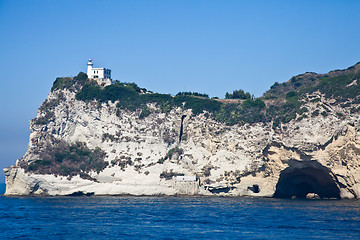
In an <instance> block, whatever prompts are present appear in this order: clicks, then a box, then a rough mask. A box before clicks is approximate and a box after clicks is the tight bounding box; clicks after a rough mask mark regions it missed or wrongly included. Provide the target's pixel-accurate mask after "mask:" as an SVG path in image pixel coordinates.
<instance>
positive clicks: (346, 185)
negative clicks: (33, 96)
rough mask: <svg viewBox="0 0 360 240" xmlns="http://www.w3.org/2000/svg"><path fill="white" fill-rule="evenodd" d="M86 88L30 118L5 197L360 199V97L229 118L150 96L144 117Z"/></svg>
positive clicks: (55, 99) (54, 94) (319, 98)
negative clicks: (291, 111)
mask: <svg viewBox="0 0 360 240" xmlns="http://www.w3.org/2000/svg"><path fill="white" fill-rule="evenodd" d="M305 80H306V77H305ZM314 81H315V80H314ZM295 82H296V81H295ZM351 83H352V85H350V86H349V87H351V86H353V85H354V84H355V85H357V79H351ZM288 85H289V83H288ZM281 87H283V86H281ZM79 89H81V88H79ZM79 89H77V90H76V89H75V90H74V89H69V88H66V87H65V88H60V89H53V90H52V91H51V92H50V94H49V95H48V98H47V100H46V101H45V102H44V103H43V105H42V107H41V108H40V109H39V111H38V112H37V117H36V118H35V119H34V120H32V121H31V135H30V140H29V148H28V151H27V153H26V154H25V155H24V157H23V158H21V159H19V160H18V161H17V163H16V165H14V166H12V167H9V168H6V169H4V171H5V175H6V195H29V194H32V195H71V194H95V195H104V194H105V195H106V194H111V195H118V194H119V195H120V194H132V195H174V194H190V195H191V194H201V195H226V196H245V195H246V196H263V197H264V196H266V197H272V196H275V197H293V196H296V197H306V195H309V193H313V194H314V195H315V196H320V197H323V198H359V197H360V161H359V159H358V156H359V153H360V135H359V134H360V133H359V127H360V125H359V123H358V117H359V113H358V111H354V110H353V109H357V108H358V107H359V104H358V103H357V102H354V101H352V100H351V101H350V100H349V99H348V100H346V101H342V102H336V101H335V100H334V98H331V97H328V96H326V93H323V92H321V91H312V92H311V91H310V92H305V93H303V95H302V97H301V98H299V101H300V102H301V107H302V109H304V108H305V109H306V111H307V112H308V113H314V112H315V114H311V115H312V116H308V117H303V116H304V115H301V114H303V113H296V115H295V116H296V117H294V118H293V119H291V120H290V121H287V122H283V123H280V124H276V126H274V122H275V120H271V121H258V122H255V123H254V122H253V123H246V122H245V123H244V122H241V123H239V124H233V125H229V124H228V125H227V124H226V123H222V122H221V121H219V120H216V119H215V118H214V117H212V115H211V114H209V113H208V112H207V111H203V112H202V113H199V114H193V110H192V109H187V108H185V107H183V106H181V105H180V106H176V107H174V108H172V109H170V110H169V111H166V112H164V111H162V110H161V107H159V105H158V104H156V103H151V102H150V103H146V111H147V114H144V111H145V110H144V108H143V109H135V110H129V109H119V107H118V103H119V101H102V102H100V101H97V100H92V101H82V100H78V99H77V98H76V93H77V92H79ZM290 90H292V91H293V90H294V89H290ZM295 91H296V89H295ZM299 92H300V90H299ZM267 95H271V92H268V93H266V94H265V95H264V96H265V97H266V96H267ZM289 95H290V94H289ZM290 97H291V96H290ZM305 98H306V99H307V100H306V101H305V100H304V99H305ZM289 99H290V98H289ZM289 99H287V100H284V99H280V100H279V99H278V100H274V99H273V98H264V102H265V104H266V106H267V107H268V106H270V105H271V104H272V103H273V102H274V101H279V102H281V101H290V100H291V99H290V100H289ZM314 99H315V101H314ZM347 103H348V104H347ZM319 109H326V114H316V112H317V113H319ZM59 146H60V147H59ZM180 176H183V177H180Z"/></svg>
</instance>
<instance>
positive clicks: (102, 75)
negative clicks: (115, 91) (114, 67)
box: [87, 59, 111, 84]
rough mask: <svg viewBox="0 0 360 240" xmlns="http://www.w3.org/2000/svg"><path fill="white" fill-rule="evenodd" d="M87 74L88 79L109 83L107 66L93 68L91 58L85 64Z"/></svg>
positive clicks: (109, 72) (109, 77) (109, 76)
mask: <svg viewBox="0 0 360 240" xmlns="http://www.w3.org/2000/svg"><path fill="white" fill-rule="evenodd" d="M87 75H88V78H89V79H94V80H97V81H98V82H99V83H110V84H111V70H110V69H107V68H93V62H92V60H91V59H89V62H88V64H87Z"/></svg>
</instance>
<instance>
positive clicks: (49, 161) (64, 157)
mask: <svg viewBox="0 0 360 240" xmlns="http://www.w3.org/2000/svg"><path fill="white" fill-rule="evenodd" d="M105 155H106V154H105V152H104V151H102V150H101V149H100V148H95V149H94V150H91V149H89V148H88V147H87V146H86V145H85V144H84V143H80V142H77V143H73V144H70V145H69V144H67V143H65V142H64V141H58V142H57V143H56V144H55V145H53V146H47V147H45V148H44V149H42V151H41V152H40V153H39V157H38V158H39V159H37V160H35V161H31V162H30V163H28V162H22V163H20V166H21V167H22V168H24V169H25V172H32V173H36V174H54V175H59V176H68V177H72V176H75V175H79V176H80V177H81V178H84V179H89V180H94V179H92V178H91V177H90V175H89V174H88V173H89V172H90V171H96V172H98V173H99V172H101V171H102V170H103V169H104V168H105V167H106V166H107V165H108V163H107V162H105V161H104V158H105Z"/></svg>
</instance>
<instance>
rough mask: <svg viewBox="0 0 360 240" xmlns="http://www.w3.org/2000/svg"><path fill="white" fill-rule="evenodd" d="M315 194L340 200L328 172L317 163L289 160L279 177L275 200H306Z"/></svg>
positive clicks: (333, 180) (334, 180) (336, 187)
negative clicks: (311, 194)
mask: <svg viewBox="0 0 360 240" xmlns="http://www.w3.org/2000/svg"><path fill="white" fill-rule="evenodd" d="M308 193H315V194H317V195H318V196H319V197H320V198H337V199H339V198H340V190H339V187H338V184H337V183H336V179H335V178H334V177H333V176H332V174H331V172H330V170H329V169H328V168H326V167H324V166H323V165H321V164H320V163H319V162H317V161H314V160H312V161H297V160H290V161H289V167H287V168H286V169H284V170H283V171H282V172H281V174H280V177H279V181H278V183H277V185H276V191H275V193H274V197H275V198H294V197H295V198H306V195H307V194H308Z"/></svg>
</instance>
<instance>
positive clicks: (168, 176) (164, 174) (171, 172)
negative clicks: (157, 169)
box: [160, 169, 184, 180]
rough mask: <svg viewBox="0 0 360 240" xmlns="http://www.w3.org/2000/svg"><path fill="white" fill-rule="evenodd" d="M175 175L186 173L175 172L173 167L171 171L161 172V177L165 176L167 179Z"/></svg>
mask: <svg viewBox="0 0 360 240" xmlns="http://www.w3.org/2000/svg"><path fill="white" fill-rule="evenodd" d="M175 176H184V174H183V173H177V172H173V170H172V169H171V170H170V171H169V172H168V171H163V172H162V173H160V178H165V179H166V180H170V179H172V178H173V177H175Z"/></svg>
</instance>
